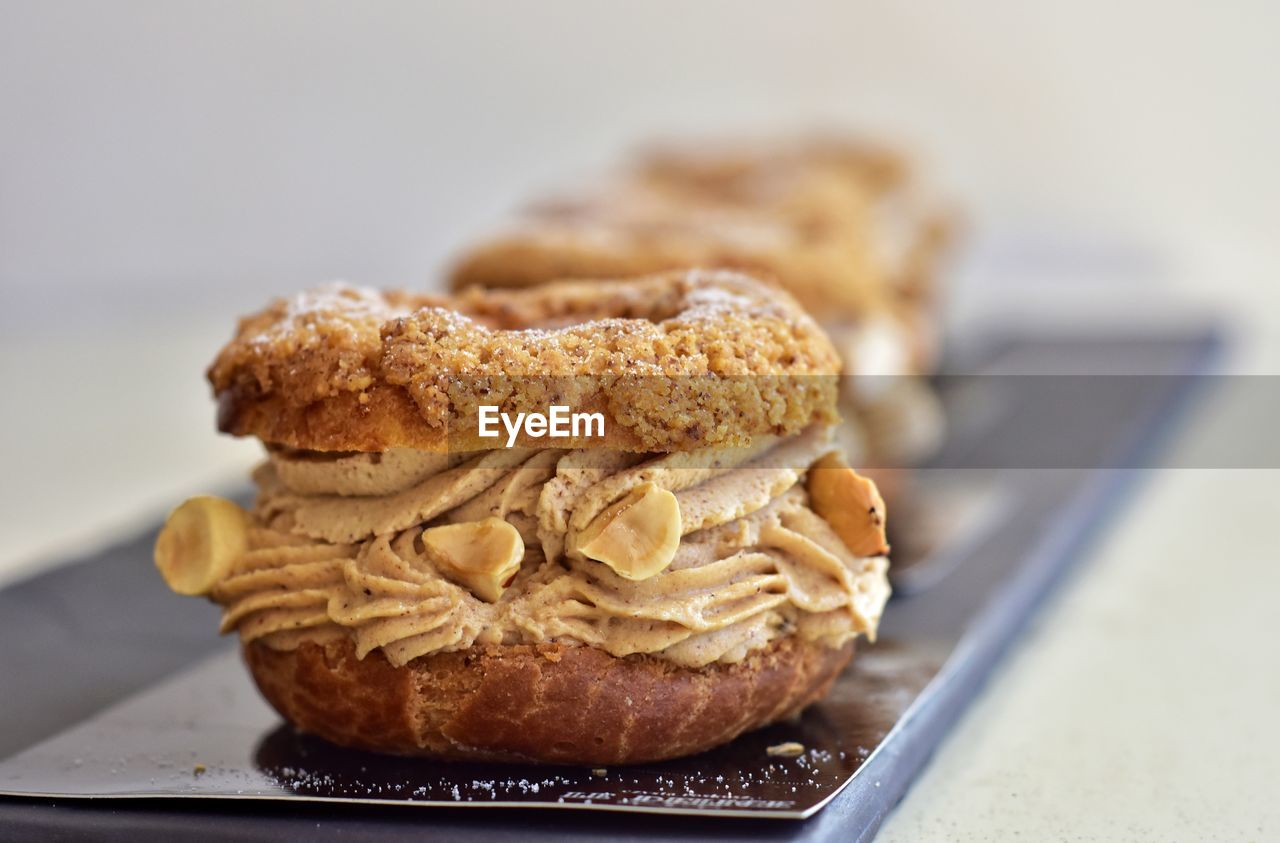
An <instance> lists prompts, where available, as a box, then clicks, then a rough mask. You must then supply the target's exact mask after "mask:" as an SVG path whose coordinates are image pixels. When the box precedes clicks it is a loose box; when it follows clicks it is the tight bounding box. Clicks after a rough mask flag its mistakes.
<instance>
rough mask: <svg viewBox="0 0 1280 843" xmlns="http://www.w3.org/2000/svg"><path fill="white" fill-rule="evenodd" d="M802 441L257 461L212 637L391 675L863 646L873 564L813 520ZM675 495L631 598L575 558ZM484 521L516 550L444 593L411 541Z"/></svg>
mask: <svg viewBox="0 0 1280 843" xmlns="http://www.w3.org/2000/svg"><path fill="white" fill-rule="evenodd" d="M829 441H830V437H829V431H828V430H826V429H824V428H819V427H815V428H811V429H809V430H807V431H805V432H804V433H802V434H800V435H798V436H794V437H790V438H786V439H781V440H766V441H761V442H759V443H757V444H756V445H754V446H753V447H751V448H737V449H705V450H702V451H695V452H685V453H677V454H669V455H660V456H656V457H655V456H653V455H642V454H628V453H623V452H616V451H605V450H587V451H562V450H554V449H547V450H536V451H530V450H524V451H519V450H512V451H490V452H484V453H480V454H463V455H439V454H428V453H422V452H414V451H404V450H393V451H388V452H386V453H383V454H358V455H348V456H340V457H336V458H335V457H329V458H321V457H318V456H316V455H299V454H293V453H286V452H273V453H271V454H270V456H269V459H268V461H267V462H266V463H264V464H263V465H262V466H261V467H260V468H259V469H258V471H257V472H255V480H256V482H257V483H258V486H259V490H260V493H259V497H258V501H257V503H256V505H255V507H254V509H253V511H252V513H251V515H252V520H253V524H254V526H253V528H252V529H251V530H250V535H249V549H248V551H247V552H246V553H245V554H244V555H243V557H241V558H240V559H238V560H237V561H236V563H235V564H234V566H233V569H232V571H231V574H230V575H229V576H227V577H226V578H225V579H223V580H222V581H220V582H219V583H218V584H217V585H216V586H215V587H214V588H213V590H212V592H211V595H210V596H211V597H212V598H213V599H214V600H216V601H217V602H218V603H220V604H221V605H222V606H223V608H224V614H223V621H222V629H223V631H224V632H230V631H232V630H235V631H237V632H238V633H239V635H240V637H241V638H242V640H244V641H246V642H247V641H253V640H259V639H261V640H263V641H264V642H265V643H267V644H269V645H271V646H274V647H279V648H290V647H294V646H297V645H298V644H299V643H301V642H303V641H308V640H325V639H327V638H331V637H334V636H339V635H348V636H351V637H352V639H353V640H354V643H355V646H356V650H357V653H358V654H359V655H360V656H361V657H363V656H364V655H366V654H368V653H370V652H372V651H373V650H375V649H380V650H381V651H382V652H383V654H384V655H385V656H386V657H387V659H388V660H389V661H390V662H391V663H392V664H395V665H401V664H404V663H406V662H408V661H410V660H411V659H413V658H416V657H418V656H422V655H427V654H430V653H434V652H442V651H450V650H459V649H465V648H468V647H471V646H474V645H477V644H514V643H543V642H562V643H569V644H585V645H589V646H594V647H599V648H601V649H603V650H605V651H607V652H609V653H610V654H612V655H615V656H626V655H630V654H633V653H647V654H653V655H657V656H661V657H663V658H667V659H670V660H671V661H673V662H675V663H677V664H679V665H682V666H686V667H698V666H702V665H706V664H710V663H713V662H736V661H739V660H741V659H743V658H744V657H745V656H746V655H747V654H748V653H749V652H751V651H752V650H754V649H757V648H759V647H763V646H766V645H768V644H769V643H770V642H772V641H774V640H775V639H777V638H780V637H783V636H787V635H799V636H801V638H803V639H805V640H807V641H816V642H820V643H822V644H824V645H829V646H833V647H836V646H840V645H842V644H843V643H844V642H845V641H847V640H849V639H850V638H852V637H855V636H857V635H860V634H866V635H868V636H870V637H874V635H875V630H876V627H877V624H878V622H879V619H880V614H881V611H882V610H883V607H884V604H885V601H886V600H887V599H888V595H889V586H888V580H887V576H886V572H887V567H888V561H887V559H886V558H884V557H883V556H876V557H868V558H859V557H856V556H854V555H853V554H852V553H850V551H849V550H848V549H847V548H846V547H845V545H844V544H843V543H842V542H841V540H840V538H839V537H838V536H837V535H836V534H835V533H834V532H833V531H832V529H831V527H830V526H829V525H828V524H827V523H826V521H824V520H823V519H822V518H821V517H819V516H818V515H817V514H816V513H815V512H814V511H813V510H812V509H811V508H810V507H809V500H808V495H807V493H806V491H805V488H804V484H803V480H804V478H805V474H806V470H807V467H808V466H811V465H812V464H813V463H814V462H816V461H817V460H818V459H820V458H821V457H822V456H823V455H825V454H826V453H829V452H830V451H831V450H832V448H831V445H830V444H829ZM647 483H651V484H654V485H655V486H657V487H659V488H661V489H665V490H668V491H670V492H671V493H673V494H674V495H675V497H676V500H677V501H678V503H679V511H680V524H681V534H682V538H681V541H680V544H679V547H678V549H677V550H676V553H675V557H674V559H673V561H672V562H671V564H670V565H668V566H667V567H666V568H665V569H663V570H662V571H660V572H659V573H657V574H655V575H653V576H650V577H648V578H647V579H643V580H633V579H627V578H624V577H622V576H620V575H619V574H618V573H616V572H615V571H614V570H613V569H611V568H610V567H609V566H608V565H606V564H603V563H601V562H598V561H595V560H593V559H591V558H588V557H587V556H586V555H584V554H583V553H581V552H579V551H578V549H577V538H578V536H579V534H581V533H582V532H583V531H584V530H585V529H586V528H587V526H588V525H589V524H590V523H591V522H592V520H593V519H594V518H596V517H597V516H599V515H600V514H601V513H602V512H604V511H605V510H606V509H607V508H608V507H610V506H611V505H612V504H613V503H615V502H616V501H618V500H620V499H621V498H623V497H624V496H625V495H627V494H628V493H629V492H631V491H632V490H634V489H636V488H637V487H640V486H641V485H642V484H647ZM490 517H496V518H500V519H502V520H504V521H506V522H507V523H509V524H510V525H512V526H513V527H514V528H515V529H516V530H517V531H518V532H519V534H520V536H521V538H522V539H523V541H524V545H525V556H524V560H523V563H522V564H521V566H520V568H519V571H518V572H517V573H516V574H515V576H514V578H513V579H512V580H511V581H510V583H508V584H507V586H506V588H505V589H504V590H503V591H502V593H501V596H500V597H499V598H498V599H497V600H496V601H494V602H487V601H485V600H482V599H480V598H479V597H477V596H476V595H475V594H473V593H472V592H471V591H470V590H468V589H467V588H466V587H465V586H464V585H462V584H460V583H459V582H456V581H455V580H454V579H451V578H450V577H449V576H448V572H447V571H443V570H441V569H440V567H439V566H438V565H437V563H436V562H435V561H433V557H432V555H431V554H430V553H429V552H428V549H427V548H426V547H425V546H424V543H423V541H422V534H423V531H424V529H427V528H428V527H431V526H435V525H439V524H453V523H468V522H474V521H480V520H482V519H485V518H490Z"/></svg>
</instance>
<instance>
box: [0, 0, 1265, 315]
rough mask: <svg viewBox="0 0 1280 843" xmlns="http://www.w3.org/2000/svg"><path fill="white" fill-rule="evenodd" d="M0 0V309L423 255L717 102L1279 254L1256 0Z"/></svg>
mask: <svg viewBox="0 0 1280 843" xmlns="http://www.w3.org/2000/svg"><path fill="white" fill-rule="evenodd" d="M0 9H2V11H3V25H0V284H2V285H3V290H4V294H3V295H4V304H5V307H4V308H3V313H2V314H0V327H2V328H3V329H4V330H6V331H10V332H12V331H23V332H26V331H42V330H45V329H46V328H47V322H45V321H44V320H42V319H40V318H33V317H39V316H42V315H45V314H48V313H50V312H52V311H53V310H54V309H55V308H56V309H58V310H59V311H60V312H61V311H62V310H63V308H64V307H65V306H66V305H67V304H68V302H75V303H77V306H76V307H75V308H73V310H74V312H75V313H76V314H77V316H78V318H79V319H81V320H84V321H99V320H105V321H106V323H107V324H108V325H114V324H119V322H120V321H121V320H130V321H133V320H137V319H143V320H147V319H152V318H154V314H158V313H169V312H180V311H185V310H188V309H191V308H194V307H197V306H198V307H200V308H201V309H205V310H206V312H208V311H207V309H209V308H212V309H213V312H214V313H215V314H220V315H222V316H224V317H226V318H229V317H230V316H231V315H232V314H234V313H236V312H239V311H240V310H243V309H244V308H245V307H250V306H254V305H256V304H258V303H259V301H260V300H261V299H262V298H263V297H264V294H265V293H266V292H268V291H270V292H274V291H280V290H289V289H293V288H296V287H298V286H300V285H304V284H310V283H313V282H314V281H316V280H317V279H323V278H330V277H337V276H343V277H349V278H352V279H356V280H363V281H368V282H372V283H379V284H388V283H406V282H411V283H426V282H427V280H428V279H429V278H430V272H431V269H432V268H433V267H434V266H436V265H437V264H438V262H439V260H440V259H441V258H442V257H443V256H444V255H446V254H447V253H448V251H449V249H450V248H451V247H453V246H454V245H455V244H457V243H458V242H460V241H462V240H463V239H464V238H465V237H467V236H469V235H470V234H472V233H474V232H475V231H477V230H478V229H480V228H482V227H483V226H484V225H485V224H487V223H490V222H492V221H493V220H494V219H495V218H496V216H497V215H498V214H499V213H500V212H501V211H503V210H504V209H506V208H507V207H509V206H510V205H512V204H513V203H515V202H517V201H519V200H520V199H521V198H522V197H525V196H527V195H529V194H530V193H531V192H532V191H535V190H537V189H540V188H542V187H545V186H546V185H549V184H555V183H558V182H560V181H562V180H563V179H564V178H566V177H569V176H572V175H575V174H580V173H582V172H584V171H587V172H589V171H591V170H592V169H596V168H598V167H599V166H601V165H602V164H603V163H604V162H606V161H608V160H610V159H612V158H613V157H614V156H616V155H617V154H618V153H619V152H620V151H621V150H623V149H625V148H627V147H628V146H629V145H631V144H633V143H634V142H635V141H636V140H637V139H643V138H646V137H649V136H652V135H655V134H670V133H695V134H697V133H710V134H714V133H723V132H724V131H726V130H732V129H749V130H754V131H767V130H770V129H775V128H782V129H785V128H788V127H794V126H811V125H819V126H854V127H873V128H874V129H876V130H878V131H881V132H882V133H886V134H888V135H889V136H891V137H893V136H896V137H901V138H906V139H910V140H911V141H913V142H914V144H915V146H916V147H917V148H919V149H920V150H921V152H922V153H923V154H924V155H925V157H926V158H927V160H928V163H929V164H930V165H931V166H932V167H933V168H934V172H935V173H937V174H939V175H941V176H942V177H944V178H945V179H946V180H947V182H948V184H949V185H950V187H951V188H952V189H953V191H954V193H955V195H957V196H959V197H962V198H963V201H964V202H965V203H966V204H967V205H968V206H969V207H970V209H971V211H972V212H973V214H974V219H975V221H976V222H977V223H978V224H979V227H980V228H982V229H986V230H990V229H992V228H1005V229H1007V228H1016V229H1017V230H1018V231H1021V232H1026V231H1032V232H1038V234H1037V236H1043V233H1044V232H1045V231H1049V232H1056V234H1055V235H1054V236H1061V235H1062V234H1063V232H1066V231H1073V232H1075V234H1073V235H1071V236H1073V237H1080V238H1083V239H1084V240H1086V241H1090V242H1092V241H1093V240H1094V239H1096V238H1097V237H1098V236H1103V237H1104V239H1105V238H1109V237H1112V236H1113V235H1115V234H1117V233H1119V235H1121V236H1122V237H1127V238H1133V240H1134V242H1140V243H1142V244H1143V245H1144V246H1148V245H1151V244H1157V245H1158V246H1159V247H1160V248H1161V249H1162V250H1163V251H1162V254H1163V255H1165V256H1167V257H1170V259H1171V260H1172V262H1174V263H1178V265H1180V266H1182V265H1189V266H1194V267H1195V269H1196V270H1197V272H1199V271H1200V269H1201V267H1202V265H1203V264H1204V262H1206V261H1207V262H1208V266H1210V267H1214V266H1217V265H1218V263H1217V262H1219V261H1227V260H1229V261H1231V262H1232V264H1231V265H1232V267H1234V268H1233V269H1231V270H1230V271H1229V272H1226V273H1222V274H1223V275H1230V276H1232V278H1231V279H1230V283H1233V284H1235V283H1242V281H1241V279H1240V278H1238V277H1236V276H1238V274H1239V269H1238V267H1241V266H1253V265H1255V264H1257V263H1259V262H1262V261H1267V260H1269V261H1274V260H1275V258H1276V249H1277V246H1276V243H1275V242H1274V241H1275V238H1274V236H1273V231H1274V228H1275V220H1276V219H1277V218H1278V217H1280V166H1278V165H1277V164H1276V163H1275V161H1274V157H1275V150H1277V149H1280V107H1278V106H1280V64H1278V59H1277V51H1276V49H1275V34H1276V32H1277V31H1280V11H1278V10H1280V7H1277V6H1275V5H1274V4H1269V3H1266V2H1261V0H1259V2H1232V3H1212V4H1210V3H1193V2H1187V3H1178V2H1174V3H1169V2H1154V0H1139V2H1129V3H1116V2H1099V0H1083V2H1073V3H1063V2H1039V3H1025V2H977V3H974V2H966V3H875V4H873V3H850V2H839V0H816V1H815V0H807V2H787V3H780V2H779V3H759V2H741V1H740V0H739V1H738V2H730V0H722V2H698V3H687V2H669V0H656V1H655V2H644V3H623V2H597V0H572V2H565V0H552V1H551V2H537V3H529V2H479V3H444V2H373V3H332V2H292V1H291V2H280V1H279V0H276V1H275V2H244V0H237V1H236V2H218V3H209V2H185V1H182V0H116V2H88V0H81V2H67V0H54V1H53V2H38V3H36V2H13V0H3V2H0ZM1103 233H1105V234H1103ZM1188 262H1190V263H1188ZM1270 265H1274V264H1270ZM1200 274H1201V277H1200V278H1198V279H1195V280H1193V281H1192V282H1191V283H1193V284H1194V283H1195V281H1197V280H1198V281H1199V282H1201V283H1203V284H1205V285H1209V284H1220V283H1226V281H1225V279H1224V278H1221V277H1219V278H1210V277H1207V276H1208V275H1212V274H1213V273H1211V272H1210V273H1200ZM1246 274H1248V272H1247V271H1246ZM179 291H180V294H178V293H179ZM175 294H177V295H175ZM90 305H92V307H90ZM102 308H105V310H103V309H102Z"/></svg>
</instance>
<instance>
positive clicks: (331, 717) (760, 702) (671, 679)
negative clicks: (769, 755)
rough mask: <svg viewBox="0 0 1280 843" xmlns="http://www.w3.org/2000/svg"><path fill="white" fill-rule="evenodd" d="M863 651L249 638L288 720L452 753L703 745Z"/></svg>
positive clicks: (650, 756)
mask: <svg viewBox="0 0 1280 843" xmlns="http://www.w3.org/2000/svg"><path fill="white" fill-rule="evenodd" d="M852 654H853V644H852V643H849V644H846V645H845V646H844V647H843V648H841V649H834V648H830V647H824V646H821V645H817V644H806V643H804V642H801V641H799V640H798V639H796V638H794V637H790V638H783V639H780V640H779V641H777V642H774V643H773V644H771V645H769V646H768V647H766V648H764V649H760V650H756V651H754V652H753V653H751V654H750V655H749V656H748V657H747V658H746V659H745V660H744V661H743V662H740V663H738V664H733V665H725V664H714V665H711V666H708V667H705V668H701V669H696V670H692V669H688V668H681V667H678V666H676V665H674V664H672V663H671V662H668V661H665V660H663V659H661V658H655V657H653V656H628V657H626V658H615V657H614V656H611V655H609V654H608V653H605V652H604V651H603V650H598V649H595V648H593V647H568V646H561V645H540V646H531V645H518V646H499V647H486V648H473V649H470V650H464V651H461V652H455V653H435V654H432V655H429V656H423V657H420V658H417V659H414V660H413V661H411V662H409V663H408V664H407V665H405V666H404V667H400V668H396V667H392V666H391V665H390V664H389V663H388V662H387V661H386V659H384V658H383V657H382V656H381V655H380V654H379V653H378V652H377V651H375V652H374V653H371V654H370V655H368V656H366V657H365V658H364V659H363V660H359V659H357V658H356V657H355V653H354V650H353V648H352V646H351V643H350V641H349V640H348V639H346V638H339V639H336V640H333V641H331V642H329V643H327V644H324V645H321V644H315V643H306V644H303V645H302V646H300V647H298V648H297V649H295V650H273V649H271V648H270V647H268V646H266V645H265V644H262V643H261V642H254V643H251V644H249V645H247V646H246V647H245V648H244V657H245V661H246V662H247V663H248V665H249V669H250V671H251V672H252V673H253V677H254V679H255V680H256V681H257V683H258V687H259V688H260V689H261V691H262V693H263V696H265V697H266V698H267V701H268V702H270V703H271V705H272V706H274V707H275V709H276V710H277V711H279V712H280V714H281V715H283V716H284V717H285V719H286V720H288V721H290V722H291V723H293V724H294V725H295V726H297V727H298V728H299V729H301V730H303V731H305V732H311V733H313V734H316V735H319V736H320V737H322V738H325V739H326V740H329V741H331V742H333V743H336V744H340V745H342V746H349V747H356V748H360V749H368V750H374V751H378V752H391V753H398V754H406V755H424V756H431V757H435V758H443V759H473V760H494V761H529V760H532V761H540V762H547V763H557V764H630V763H638V762H645V761H656V760H660V759H664V758H675V757H678V756H684V755H692V754H694V753H697V752H702V751H703V750H706V749H710V748H711V747H714V746H718V745H720V744H723V743H727V742H728V741H730V740H733V738H735V737H737V736H738V735H740V734H742V733H743V732H746V731H749V730H751V729H756V728H759V727H761V726H764V725H767V724H769V723H772V722H775V721H777V720H780V719H782V718H784V717H787V716H789V715H791V714H794V713H797V712H799V711H800V710H802V709H803V708H804V707H806V706H807V705H809V704H810V703H812V702H814V701H816V700H818V699H820V698H821V697H822V696H824V695H825V694H826V692H827V690H828V688H830V686H831V683H832V682H833V681H834V680H835V677H836V676H837V675H838V674H839V673H840V671H841V670H842V669H843V668H844V666H845V665H846V664H848V662H849V659H850V658H851V657H852Z"/></svg>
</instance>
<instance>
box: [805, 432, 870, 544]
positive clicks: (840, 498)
mask: <svg viewBox="0 0 1280 843" xmlns="http://www.w3.org/2000/svg"><path fill="white" fill-rule="evenodd" d="M809 500H810V502H811V503H812V504H813V511H814V512H816V513H818V515H820V516H822V518H823V519H824V520H825V521H826V522H827V523H828V524H830V525H831V528H832V529H833V530H835V531H836V535H838V536H839V537H840V539H841V540H842V541H843V542H844V543H845V546H846V547H848V548H849V550H851V551H852V552H853V553H854V555H855V556H883V555H884V554H886V553H888V552H889V543H888V541H887V540H886V539H885V534H884V519H885V510H884V498H882V497H880V490H879V489H877V488H876V484H875V483H873V482H872V481H871V480H869V479H867V478H866V477H863V476H862V475H860V474H858V472H856V471H854V470H853V469H852V468H850V467H849V466H848V465H847V464H846V463H845V461H844V458H843V457H841V456H840V455H839V454H827V455H826V456H825V457H823V458H822V459H820V460H818V461H817V462H816V463H814V465H813V468H812V469H810V470H809Z"/></svg>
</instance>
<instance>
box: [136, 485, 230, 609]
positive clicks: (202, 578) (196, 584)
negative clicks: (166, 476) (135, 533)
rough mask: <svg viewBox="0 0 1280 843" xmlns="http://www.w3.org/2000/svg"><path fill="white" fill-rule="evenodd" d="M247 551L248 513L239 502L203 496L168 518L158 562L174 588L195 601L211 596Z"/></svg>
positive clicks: (158, 542) (158, 543) (160, 538)
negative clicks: (212, 590) (197, 596)
mask: <svg viewBox="0 0 1280 843" xmlns="http://www.w3.org/2000/svg"><path fill="white" fill-rule="evenodd" d="M248 549H249V516H248V514H247V513H246V512H245V511H244V510H243V509H241V508H240V507H239V505H238V504H236V503H235V502H234V501H229V500H227V499H226V498H219V497H213V496H211V495H201V496H199V497H194V498H190V499H188V500H186V501H184V502H183V503H182V504H181V505H179V506H178V508H177V509H175V510H174V511H173V512H171V513H169V517H168V518H167V519H166V520H165V522H164V527H163V528H161V530H160V535H158V536H157V537H156V547H155V562H156V567H157V568H159V569H160V575H161V576H162V577H164V581H165V583H166V584H168V586H169V588H171V589H173V590H174V591H176V592H177V593H178V594H187V595H192V596H194V595H199V594H208V593H209V591H210V590H211V589H212V588H213V587H214V586H215V585H217V584H218V582H219V581H221V580H222V579H224V578H225V577H226V576H227V575H228V574H230V573H231V566H232V565H233V564H234V563H235V561H236V559H238V558H240V557H241V556H243V555H244V553H245V552H246V551H247V550H248Z"/></svg>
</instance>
